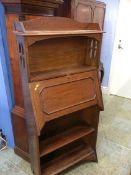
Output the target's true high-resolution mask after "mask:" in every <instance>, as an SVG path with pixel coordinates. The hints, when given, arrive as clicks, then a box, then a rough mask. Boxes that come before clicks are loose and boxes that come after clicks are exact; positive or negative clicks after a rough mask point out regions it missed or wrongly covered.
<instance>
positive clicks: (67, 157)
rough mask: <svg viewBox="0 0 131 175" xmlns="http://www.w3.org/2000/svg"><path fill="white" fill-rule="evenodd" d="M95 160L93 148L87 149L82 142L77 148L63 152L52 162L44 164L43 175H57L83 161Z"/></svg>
mask: <svg viewBox="0 0 131 175" xmlns="http://www.w3.org/2000/svg"><path fill="white" fill-rule="evenodd" d="M94 159H95V152H94V150H93V149H92V148H91V147H87V145H85V143H83V142H80V143H79V144H78V145H77V146H75V147H72V148H71V149H68V150H67V151H63V152H62V153H61V154H60V155H56V156H55V157H53V158H52V159H51V160H48V162H47V163H43V166H42V175H56V174H58V173H60V172H62V171H63V170H65V169H66V168H69V167H70V166H73V165H74V164H76V163H79V162H80V161H82V160H94Z"/></svg>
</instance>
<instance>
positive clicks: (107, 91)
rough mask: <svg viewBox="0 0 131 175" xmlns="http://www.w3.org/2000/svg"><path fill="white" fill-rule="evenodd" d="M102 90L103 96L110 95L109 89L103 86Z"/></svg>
mask: <svg viewBox="0 0 131 175" xmlns="http://www.w3.org/2000/svg"><path fill="white" fill-rule="evenodd" d="M101 89H102V93H103V94H105V95H109V88H108V87H104V86H101Z"/></svg>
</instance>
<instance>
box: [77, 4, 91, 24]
mask: <svg viewBox="0 0 131 175" xmlns="http://www.w3.org/2000/svg"><path fill="white" fill-rule="evenodd" d="M75 19H76V20H77V21H80V22H91V21H92V8H91V4H88V3H82V2H78V4H77V6H76V8H75Z"/></svg>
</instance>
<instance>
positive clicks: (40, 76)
mask: <svg viewBox="0 0 131 175" xmlns="http://www.w3.org/2000/svg"><path fill="white" fill-rule="evenodd" d="M95 69H96V67H93V66H80V67H71V68H66V69H58V70H51V71H44V72H37V73H32V74H31V81H40V80H45V79H50V78H57V77H62V76H66V75H70V74H75V73H81V72H87V71H91V70H95Z"/></svg>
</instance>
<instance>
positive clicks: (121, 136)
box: [0, 96, 131, 175]
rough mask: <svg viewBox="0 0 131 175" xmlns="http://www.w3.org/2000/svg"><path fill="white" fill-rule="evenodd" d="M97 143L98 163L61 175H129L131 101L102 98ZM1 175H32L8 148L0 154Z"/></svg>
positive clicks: (130, 159)
mask: <svg viewBox="0 0 131 175" xmlns="http://www.w3.org/2000/svg"><path fill="white" fill-rule="evenodd" d="M104 106H105V111H104V112H102V113H101V116H100V123H99V133H98V141H97V153H98V160H99V162H98V164H97V163H83V164H80V165H77V166H75V167H73V168H71V169H69V170H68V171H66V172H64V173H62V175H130V171H131V100H128V99H124V98H120V97H114V96H104ZM0 175H32V173H31V170H30V165H29V164H28V163H27V162H26V161H24V160H22V159H21V158H20V157H18V156H16V155H15V154H14V153H13V150H11V149H8V150H5V151H2V152H0Z"/></svg>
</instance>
